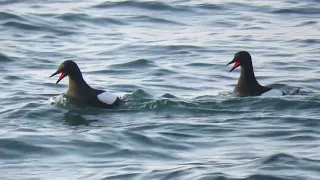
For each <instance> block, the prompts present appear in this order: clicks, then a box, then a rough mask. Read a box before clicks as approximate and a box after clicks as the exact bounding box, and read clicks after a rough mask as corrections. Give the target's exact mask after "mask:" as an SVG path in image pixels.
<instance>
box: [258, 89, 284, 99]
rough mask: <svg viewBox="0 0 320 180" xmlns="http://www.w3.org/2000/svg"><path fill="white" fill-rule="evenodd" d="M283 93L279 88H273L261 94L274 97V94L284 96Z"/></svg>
mask: <svg viewBox="0 0 320 180" xmlns="http://www.w3.org/2000/svg"><path fill="white" fill-rule="evenodd" d="M282 95H283V93H282V91H280V90H278V89H271V90H270V91H267V92H265V93H263V94H261V96H263V97H274V96H282Z"/></svg>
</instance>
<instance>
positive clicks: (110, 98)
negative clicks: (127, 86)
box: [97, 92, 118, 105]
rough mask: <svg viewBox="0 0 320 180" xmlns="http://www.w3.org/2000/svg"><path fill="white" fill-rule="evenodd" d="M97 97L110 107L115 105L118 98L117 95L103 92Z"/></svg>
mask: <svg viewBox="0 0 320 180" xmlns="http://www.w3.org/2000/svg"><path fill="white" fill-rule="evenodd" d="M97 97H98V99H99V100H100V101H101V102H103V103H106V104H109V105H111V104H113V103H114V102H115V101H116V100H117V98H118V97H117V96H116V95H114V94H111V93H109V92H103V93H101V94H98V96H97Z"/></svg>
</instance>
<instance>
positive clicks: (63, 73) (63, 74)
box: [58, 72, 66, 82]
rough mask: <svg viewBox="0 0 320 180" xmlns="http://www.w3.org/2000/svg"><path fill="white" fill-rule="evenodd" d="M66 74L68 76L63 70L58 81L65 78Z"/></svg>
mask: <svg viewBox="0 0 320 180" xmlns="http://www.w3.org/2000/svg"><path fill="white" fill-rule="evenodd" d="M65 76H66V73H65V72H61V74H60V77H59V79H58V82H59V81H60V80H61V79H62V78H64V77H65Z"/></svg>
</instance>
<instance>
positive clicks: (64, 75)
mask: <svg viewBox="0 0 320 180" xmlns="http://www.w3.org/2000/svg"><path fill="white" fill-rule="evenodd" d="M59 73H61V74H60V77H59V79H58V80H57V82H56V84H58V83H59V82H60V81H61V80H62V79H63V78H64V77H66V76H67V74H66V73H65V72H60V71H59V70H58V71H57V72H55V73H53V74H52V75H51V76H50V77H49V78H51V77H52V76H55V75H57V74H59Z"/></svg>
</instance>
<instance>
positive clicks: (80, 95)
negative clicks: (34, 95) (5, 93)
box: [50, 60, 121, 109]
mask: <svg viewBox="0 0 320 180" xmlns="http://www.w3.org/2000/svg"><path fill="white" fill-rule="evenodd" d="M60 73H61V74H60ZM57 74H60V77H59V79H58V80H57V82H56V84H58V83H59V82H60V81H61V80H62V79H63V78H64V77H66V76H69V86H68V90H67V95H69V96H71V97H72V98H74V99H76V100H78V101H80V102H83V103H85V104H88V105H92V106H95V107H101V108H109V109H110V108H115V107H117V106H118V105H119V104H120V101H121V100H120V98H119V97H117V96H116V95H113V94H111V93H109V92H106V91H103V90H98V89H93V88H91V87H90V86H89V85H88V84H87V83H86V82H85V80H84V79H83V77H82V73H81V71H80V69H79V67H78V65H77V64H76V63H75V62H73V61H71V60H67V61H64V62H63V63H61V64H60V66H59V68H58V70H57V71H56V72H55V73H53V74H52V75H51V76H50V77H52V76H55V75H57Z"/></svg>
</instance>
